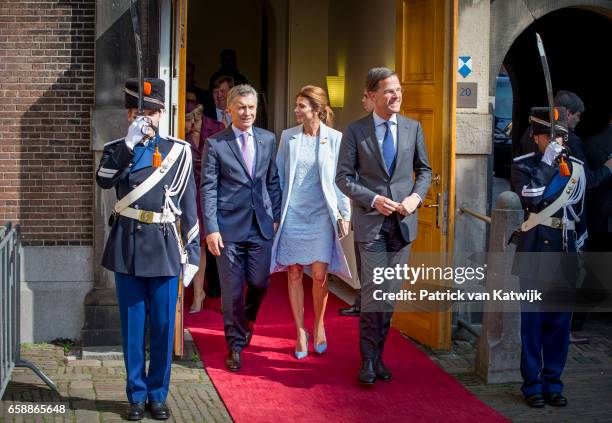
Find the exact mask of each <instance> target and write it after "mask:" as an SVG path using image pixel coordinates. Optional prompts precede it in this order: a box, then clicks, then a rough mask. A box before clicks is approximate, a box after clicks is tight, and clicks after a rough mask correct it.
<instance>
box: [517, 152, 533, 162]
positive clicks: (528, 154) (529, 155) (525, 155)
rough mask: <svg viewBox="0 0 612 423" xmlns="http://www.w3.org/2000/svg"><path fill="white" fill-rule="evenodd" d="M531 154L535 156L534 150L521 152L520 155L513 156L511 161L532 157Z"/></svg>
mask: <svg viewBox="0 0 612 423" xmlns="http://www.w3.org/2000/svg"><path fill="white" fill-rule="evenodd" d="M532 156H535V153H534V152H531V153H527V154H523V155H522V156H518V157H515V158H514V159H512V161H513V162H520V161H521V160H525V159H527V158H529V157H532Z"/></svg>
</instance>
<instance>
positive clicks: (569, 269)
mask: <svg viewBox="0 0 612 423" xmlns="http://www.w3.org/2000/svg"><path fill="white" fill-rule="evenodd" d="M549 113H550V112H549V108H548V107H535V108H533V109H532V110H531V116H530V118H529V120H530V122H531V126H532V131H533V139H534V142H535V143H536V144H537V147H538V151H537V152H534V153H529V154H526V155H524V156H520V157H517V158H515V159H514V163H513V166H512V172H511V177H512V186H513V189H514V190H515V191H516V192H517V194H518V195H519V196H520V199H521V203H522V205H523V207H524V209H525V212H526V213H525V214H526V220H525V222H524V223H523V224H522V225H521V230H520V236H519V240H518V244H517V249H516V251H517V253H516V255H515V260H514V264H513V274H515V275H517V276H519V277H520V282H521V289H523V290H526V289H529V288H536V289H537V288H538V287H544V286H549V284H550V283H558V282H559V281H561V280H562V281H565V282H564V283H565V286H566V287H567V286H568V285H570V288H571V282H572V281H575V278H576V276H577V275H576V273H575V272H576V270H577V268H576V266H575V264H576V259H577V253H576V251H577V250H579V249H580V247H581V246H582V244H583V243H584V240H585V239H586V231H585V228H584V225H583V224H582V222H580V216H581V214H582V212H583V210H582V209H583V204H584V192H585V188H586V178H585V174H584V167H583V163H582V162H581V161H580V160H578V159H576V158H574V157H573V156H571V152H569V150H567V148H566V147H565V146H564V145H563V144H564V141H566V140H567V134H568V127H567V113H566V111H565V109H564V108H561V107H559V108H556V109H555V110H554V113H553V115H554V120H555V122H554V124H555V128H554V129H555V132H556V134H557V135H558V136H557V137H556V139H555V140H551V127H550V125H551V124H550V122H551V119H550V114H549ZM568 281H569V282H568ZM546 301H547V300H546V293H544V303H545V304H538V305H536V306H533V305H531V307H530V306H528V305H527V304H523V305H522V313H521V340H522V349H521V374H522V376H523V380H524V382H523V386H522V388H521V389H522V392H523V394H524V395H525V398H526V402H527V404H528V405H529V406H531V407H543V406H544V405H545V404H548V405H551V406H557V407H562V406H565V405H566V404H567V400H566V398H565V397H564V396H563V394H562V392H563V383H562V382H561V373H562V372H563V368H564V366H565V361H566V359H567V351H568V346H569V334H570V322H571V315H572V313H571V309H572V307H571V305H570V306H568V307H567V311H559V310H560V309H561V306H560V305H558V304H551V303H546ZM547 308H548V309H552V310H553V311H550V312H546V311H542V310H544V309H547ZM561 310H562V309H561Z"/></svg>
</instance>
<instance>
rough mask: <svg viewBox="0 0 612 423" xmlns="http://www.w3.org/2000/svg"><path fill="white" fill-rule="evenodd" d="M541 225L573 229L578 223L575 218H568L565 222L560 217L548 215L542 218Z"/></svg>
mask: <svg viewBox="0 0 612 423" xmlns="http://www.w3.org/2000/svg"><path fill="white" fill-rule="evenodd" d="M539 224H540V225H544V226H548V227H549V228H553V229H564V228H565V229H567V230H569V231H573V230H575V229H576V223H575V222H574V221H573V220H567V221H566V222H565V223H563V219H561V218H560V217H547V218H545V219H544V220H542V221H541V222H540V223H539Z"/></svg>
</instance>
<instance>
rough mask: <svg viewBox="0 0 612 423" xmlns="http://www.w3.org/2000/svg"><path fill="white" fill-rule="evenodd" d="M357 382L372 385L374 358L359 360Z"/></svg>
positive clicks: (373, 380) (374, 380)
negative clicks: (359, 366)
mask: <svg viewBox="0 0 612 423" xmlns="http://www.w3.org/2000/svg"><path fill="white" fill-rule="evenodd" d="M359 382H361V383H362V384H364V385H373V384H374V382H376V371H375V370H374V360H372V359H365V360H363V361H362V362H361V369H359Z"/></svg>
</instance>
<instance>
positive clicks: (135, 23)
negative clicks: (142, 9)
mask: <svg viewBox="0 0 612 423" xmlns="http://www.w3.org/2000/svg"><path fill="white" fill-rule="evenodd" d="M130 15H131V16H132V28H133V30H134V41H135V43H136V60H137V62H138V114H139V115H142V114H143V112H144V107H143V92H142V90H143V89H144V75H143V70H142V44H141V42H140V18H139V17H138V0H132V2H131V4H130Z"/></svg>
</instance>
